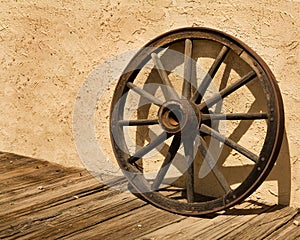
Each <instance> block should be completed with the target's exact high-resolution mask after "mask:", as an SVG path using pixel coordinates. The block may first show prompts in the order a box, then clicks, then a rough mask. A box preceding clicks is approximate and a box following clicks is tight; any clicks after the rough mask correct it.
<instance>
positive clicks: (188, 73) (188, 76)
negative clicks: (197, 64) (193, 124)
mask: <svg viewBox="0 0 300 240" xmlns="http://www.w3.org/2000/svg"><path fill="white" fill-rule="evenodd" d="M192 49H193V45H192V41H191V40H190V39H186V40H185V50H184V74H183V76H184V79H183V86H182V95H183V96H184V97H185V98H186V99H190V98H191V91H192V84H191V80H192Z"/></svg>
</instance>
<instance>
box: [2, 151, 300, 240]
mask: <svg viewBox="0 0 300 240" xmlns="http://www.w3.org/2000/svg"><path fill="white" fill-rule="evenodd" d="M0 163H1V164H0V239H184V240H186V239H267V240H271V239H272V240H273V239H275V240H276V239H278V240H279V239H285V240H289V239H297V238H300V227H299V226H297V225H296V224H295V223H294V222H293V221H298V220H299V219H300V216H299V215H297V214H298V211H297V210H296V209H293V208H291V207H283V206H268V205H264V204H261V203H257V202H251V201H245V202H244V203H242V204H240V205H238V206H235V207H234V208H232V209H230V210H227V211H224V212H222V213H219V214H215V215H211V216H207V217H206V218H204V217H186V216H180V215H176V214H172V213H169V212H166V211H163V210H160V209H158V208H156V207H154V206H152V205H150V204H148V203H146V202H144V201H142V200H140V199H138V198H136V196H134V195H133V194H131V193H130V192H129V191H125V190H126V189H127V182H126V180H125V179H124V178H115V179H112V180H111V181H110V182H109V186H108V185H107V184H103V183H100V182H99V181H98V180H96V179H95V178H93V177H92V176H91V175H90V174H89V173H88V172H87V171H86V170H82V169H75V168H66V167H62V166H60V165H57V164H51V163H49V162H46V161H42V160H37V159H32V158H27V157H23V156H19V155H15V154H11V153H1V152H0ZM113 186H118V188H114V187H113Z"/></svg>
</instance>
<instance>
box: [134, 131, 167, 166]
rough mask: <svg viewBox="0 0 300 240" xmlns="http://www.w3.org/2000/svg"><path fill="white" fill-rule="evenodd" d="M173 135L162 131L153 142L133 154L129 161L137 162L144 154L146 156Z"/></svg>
mask: <svg viewBox="0 0 300 240" xmlns="http://www.w3.org/2000/svg"><path fill="white" fill-rule="evenodd" d="M171 136H172V135H171V134H166V133H165V132H163V133H161V134H160V135H158V136H157V138H155V139H154V140H153V141H152V142H150V143H149V144H148V145H146V146H144V147H142V148H141V149H140V150H139V151H137V152H136V153H135V154H134V155H133V156H131V157H130V158H129V159H128V162H129V163H135V162H136V161H137V160H139V159H141V158H142V157H143V156H145V155H146V154H147V153H149V152H150V151H151V150H153V149H154V148H156V147H157V146H158V145H159V144H161V143H163V142H164V141H165V140H167V139H168V138H170V137H171Z"/></svg>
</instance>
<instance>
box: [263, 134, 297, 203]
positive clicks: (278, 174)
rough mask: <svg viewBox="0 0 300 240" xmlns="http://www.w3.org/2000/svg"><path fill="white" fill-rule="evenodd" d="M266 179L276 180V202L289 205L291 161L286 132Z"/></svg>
mask: <svg viewBox="0 0 300 240" xmlns="http://www.w3.org/2000/svg"><path fill="white" fill-rule="evenodd" d="M266 181H276V182H277V186H278V204H282V205H289V204H290V201H291V161H290V151H289V144H288V138H287V135H286V132H285V133H284V136H283V141H282V145H281V149H280V152H279V155H278V158H277V161H276V163H275V166H274V167H273V169H272V171H271V173H270V175H269V176H268V178H267V179H266Z"/></svg>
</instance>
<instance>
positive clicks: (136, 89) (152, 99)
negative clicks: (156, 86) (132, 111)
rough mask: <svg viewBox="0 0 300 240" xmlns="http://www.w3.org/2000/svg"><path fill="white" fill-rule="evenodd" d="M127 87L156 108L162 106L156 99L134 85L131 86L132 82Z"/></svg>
mask: <svg viewBox="0 0 300 240" xmlns="http://www.w3.org/2000/svg"><path fill="white" fill-rule="evenodd" d="M127 86H128V87H129V88H130V89H131V90H132V91H134V92H136V93H137V94H139V95H140V96H141V97H144V98H146V99H148V100H149V101H150V102H151V103H153V104H155V105H157V106H159V107H160V106H161V105H162V104H163V102H162V101H161V100H159V99H157V98H155V97H154V96H153V95H152V94H150V93H148V92H147V91H145V90H144V89H142V88H140V87H138V86H136V85H135V84H133V83H132V82H128V83H127Z"/></svg>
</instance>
